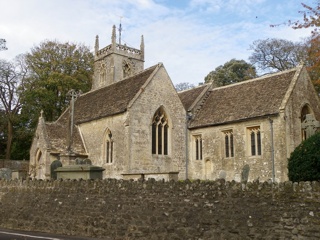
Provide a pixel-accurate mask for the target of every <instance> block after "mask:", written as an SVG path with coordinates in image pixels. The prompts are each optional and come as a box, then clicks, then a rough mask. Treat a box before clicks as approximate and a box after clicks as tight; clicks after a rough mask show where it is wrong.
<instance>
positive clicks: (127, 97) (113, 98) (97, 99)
mask: <svg viewBox="0 0 320 240" xmlns="http://www.w3.org/2000/svg"><path fill="white" fill-rule="evenodd" d="M157 66H158V65H155V66H153V67H150V68H148V69H146V70H144V71H142V72H141V73H138V74H136V75H134V76H133V77H129V78H127V79H124V80H122V81H119V82H117V83H114V84H112V85H109V86H107V87H103V88H100V89H97V90H95V91H91V92H88V93H86V94H84V95H81V96H80V97H79V98H78V99H77V100H76V102H75V123H77V124H78V123H83V122H87V121H91V120H95V119H99V118H103V117H107V116H112V115H115V114H119V113H123V112H125V111H126V110H127V106H128V104H129V102H130V101H131V100H132V99H133V98H134V97H135V96H136V94H137V93H138V92H139V91H140V89H141V88H142V86H143V85H144V83H145V82H146V81H147V80H148V79H149V77H150V76H151V75H152V73H153V72H154V71H155V69H156V68H157Z"/></svg>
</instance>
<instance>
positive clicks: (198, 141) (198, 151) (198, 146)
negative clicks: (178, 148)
mask: <svg viewBox="0 0 320 240" xmlns="http://www.w3.org/2000/svg"><path fill="white" fill-rule="evenodd" d="M193 138H194V143H195V159H196V160H202V137H201V135H196V136H193Z"/></svg>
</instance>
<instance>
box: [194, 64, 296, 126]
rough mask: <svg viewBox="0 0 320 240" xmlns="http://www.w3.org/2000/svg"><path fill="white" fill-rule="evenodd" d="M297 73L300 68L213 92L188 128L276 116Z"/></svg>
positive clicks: (216, 89) (213, 90) (220, 88)
mask: <svg viewBox="0 0 320 240" xmlns="http://www.w3.org/2000/svg"><path fill="white" fill-rule="evenodd" d="M300 70H301V67H298V68H294V69H292V70H287V71H283V72H280V73H275V74H270V75H266V76H263V77H260V78H257V79H252V80H248V81H244V82H241V83H236V84H232V85H228V86H224V87H219V88H214V89H212V90H211V91H210V94H209V96H208V98H207V99H206V101H205V102H204V104H203V105H202V107H201V109H200V110H199V111H198V112H197V113H196V115H195V117H194V119H193V120H192V121H191V122H190V125H189V127H190V128H198V127H205V126H213V125H219V124H223V123H230V122H234V121H241V120H245V119H250V118H256V117H262V116H268V115H273V114H278V113H279V110H280V107H281V103H282V102H283V99H284V98H285V95H286V93H287V92H288V91H289V87H290V84H291V83H292V82H293V80H294V79H296V78H297V76H295V75H296V74H299V73H300ZM291 85H292V84H291Z"/></svg>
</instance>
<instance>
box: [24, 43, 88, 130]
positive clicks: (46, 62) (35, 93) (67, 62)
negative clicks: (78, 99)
mask: <svg viewBox="0 0 320 240" xmlns="http://www.w3.org/2000/svg"><path fill="white" fill-rule="evenodd" d="M26 64H27V66H28V68H29V71H30V77H29V78H28V81H27V84H26V91H25V92H23V104H24V106H23V108H22V114H27V115H28V116H29V117H30V118H31V121H30V127H31V128H33V127H35V124H36V122H37V120H38V116H39V114H40V111H41V110H43V111H44V117H45V119H46V120H47V121H54V120H56V119H57V118H58V117H59V116H60V115H61V113H62V112H63V111H64V109H65V108H66V107H67V106H68V104H69V99H68V97H67V93H68V91H69V90H71V89H75V90H81V91H82V92H87V91H89V90H90V88H91V81H92V75H93V55H92V53H90V50H89V48H88V47H86V46H84V45H77V44H74V43H69V42H66V43H60V42H58V41H45V42H42V43H40V45H39V46H36V47H34V48H32V49H31V53H28V54H27V55H26Z"/></svg>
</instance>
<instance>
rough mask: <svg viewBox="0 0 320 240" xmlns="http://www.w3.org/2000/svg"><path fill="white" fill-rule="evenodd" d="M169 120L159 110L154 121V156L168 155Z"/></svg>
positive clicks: (161, 110)
mask: <svg viewBox="0 0 320 240" xmlns="http://www.w3.org/2000/svg"><path fill="white" fill-rule="evenodd" d="M168 131H169V125H168V118H167V116H166V113H165V112H164V111H163V109H162V108H159V109H158V110H157V111H156V113H155V114H154V116H153V120H152V154H158V155H168V137H169V136H168V135H169V134H168Z"/></svg>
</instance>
